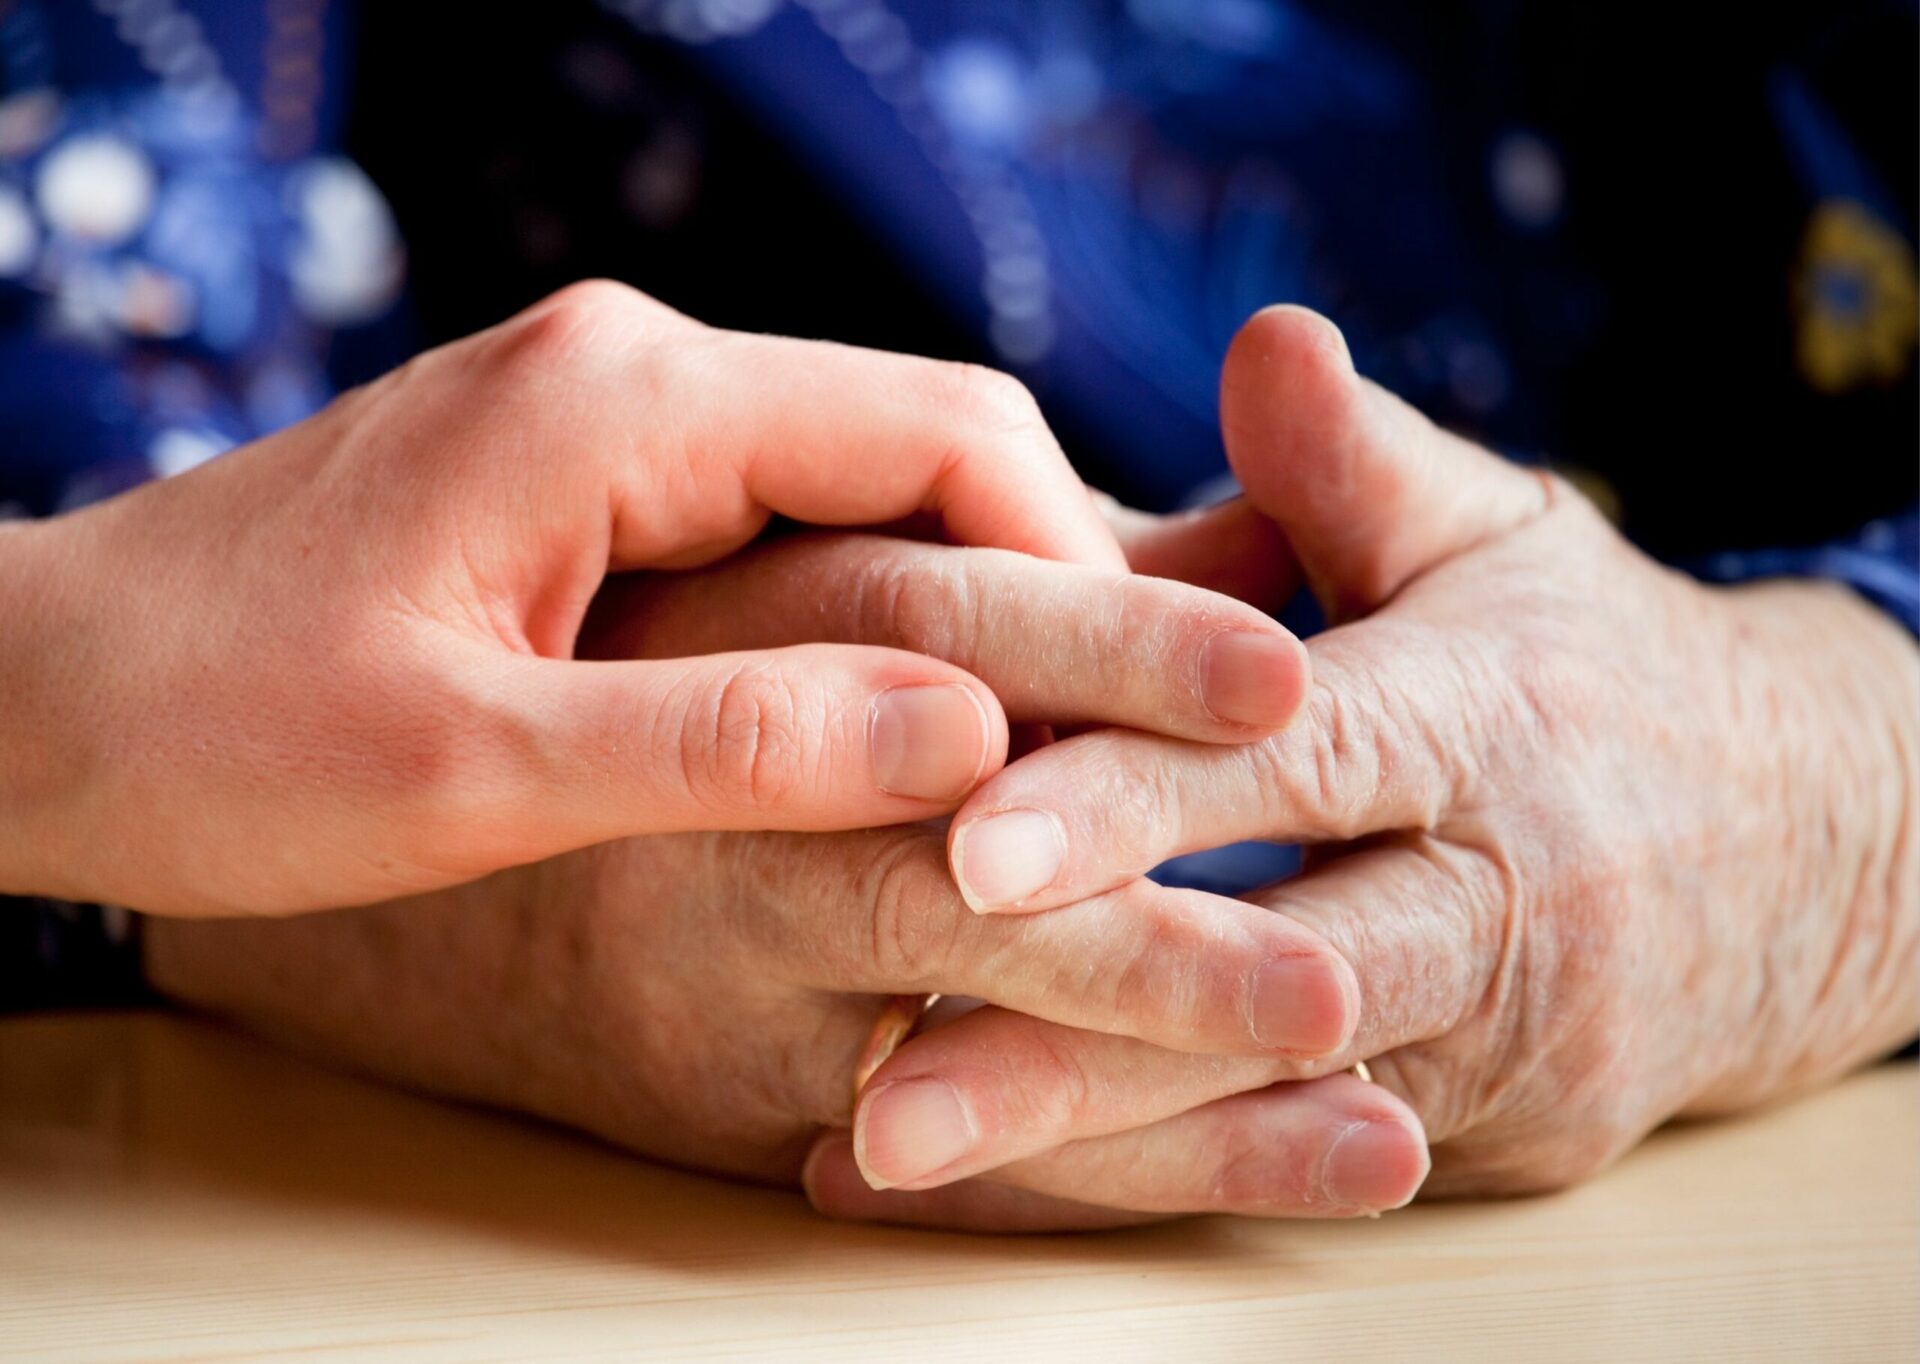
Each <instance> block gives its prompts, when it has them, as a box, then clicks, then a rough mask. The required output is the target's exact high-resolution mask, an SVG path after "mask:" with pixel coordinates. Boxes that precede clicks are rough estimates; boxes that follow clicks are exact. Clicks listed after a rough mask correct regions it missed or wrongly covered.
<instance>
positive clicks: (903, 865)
mask: <svg viewBox="0 0 1920 1364" xmlns="http://www.w3.org/2000/svg"><path fill="white" fill-rule="evenodd" d="M950 886H951V882H950V881H949V880H948V878H947V876H946V869H945V865H944V863H943V862H941V861H940V850H939V848H938V846H937V845H936V844H934V843H932V842H930V841H929V840H928V839H926V838H925V837H917V836H901V837H899V838H898V839H897V840H896V841H895V842H893V843H892V844H891V845H890V846H888V847H886V848H883V849H880V850H879V851H878V852H877V853H876V855H875V856H874V858H873V860H872V862H871V863H870V864H869V867H868V869H867V872H866V874H865V876H864V878H863V880H862V883H861V884H860V886H859V887H858V890H859V902H860V903H862V904H864V905H866V906H867V940H866V944H865V948H866V956H867V965H868V967H869V968H870V969H871V970H872V972H873V973H874V979H875V980H876V981H878V982H881V983H883V984H884V986H885V988H888V989H893V990H902V991H907V990H925V989H930V988H932V987H933V986H934V985H936V984H939V983H941V977H942V973H943V971H944V969H945V966H946V963H947V962H948V961H949V960H950V959H951V958H952V955H953V952H954V947H955V935H956V933H957V931H958V927H959V919H958V917H957V915H956V914H955V912H954V911H955V909H956V907H959V906H958V898H957V896H956V895H954V894H953V893H952V892H951V890H950ZM959 909H960V912H961V913H969V912H970V911H967V910H966V909H965V908H964V907H959Z"/></svg>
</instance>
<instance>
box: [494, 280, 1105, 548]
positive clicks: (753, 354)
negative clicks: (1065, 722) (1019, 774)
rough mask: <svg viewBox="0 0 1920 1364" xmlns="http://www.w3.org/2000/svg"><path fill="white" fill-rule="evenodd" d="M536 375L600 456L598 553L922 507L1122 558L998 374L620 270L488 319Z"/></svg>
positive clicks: (901, 513)
mask: <svg viewBox="0 0 1920 1364" xmlns="http://www.w3.org/2000/svg"><path fill="white" fill-rule="evenodd" d="M494 335H495V338H496V342H497V344H498V345H499V346H500V347H501V352H500V353H502V354H507V355H518V356H521V357H522V358H523V361H524V362H526V363H531V364H533V365H534V366H535V367H536V368H540V369H543V370H545V371H546V372H548V374H549V377H551V378H552V379H553V384H552V385H551V386H552V387H557V388H559V389H560V390H561V395H560V396H561V397H562V398H563V400H564V401H565V403H566V404H567V405H568V406H569V407H570V408H571V409H573V410H576V411H577V412H578V414H579V420H580V421H581V422H582V423H584V424H587V425H588V426H589V427H590V428H602V429H596V430H593V431H592V436H593V439H595V440H596V441H597V440H599V439H604V438H606V435H607V434H608V433H607V431H606V429H605V428H611V435H612V438H613V439H615V440H616V441H619V442H621V443H623V444H628V445H631V447H632V448H634V449H635V450H636V451H638V450H644V451H645V453H646V456H647V458H645V459H627V460H622V461H620V462H618V463H617V464H616V466H615V467H616V470H617V473H616V479H615V484H614V487H613V490H612V491H613V506H612V510H613V514H614V516H613V539H612V545H611V561H612V564H613V566H614V567H615V568H634V567H642V566H686V565H690V564H697V563H706V562H710V561H712V560H714V559H717V558H721V557H723V556H724V555H726V554H727V553H728V552H730V551H731V550H733V549H735V548H737V547H738V546H740V545H742V544H744V543H746V542H747V541H748V540H750V539H752V538H753V536H754V535H756V534H758V533H759V531H760V529H761V528H762V527H763V526H764V525H765V524H766V521H767V518H768V516H769V515H772V514H778V515H781V516H788V517H792V518H793V519H795V520H797V521H805V522H808V523H811V524H815V525H835V526H849V525H876V524H881V523H885V522H889V521H894V520H898V519H901V518H903V517H908V516H911V515H913V514H916V513H921V512H930V513H933V514H935V515H938V516H939V517H940V519H941V521H942V523H943V524H944V526H945V528H946V530H947V532H948V534H949V535H950V536H951V537H952V538H953V539H955V540H956V541H959V542H961V543H964V544H973V545H987V546H991V547H994V548H997V549H1011V550H1018V551H1020V552H1022V553H1026V554H1033V555H1037V556H1039V557H1041V558H1046V559H1058V560H1064V561H1068V562H1073V563H1084V564H1093V565H1098V566H1101V567H1107V568H1119V569H1124V568H1125V566H1126V560H1125V558H1124V556H1123V555H1122V554H1121V552H1120V547H1119V545H1118V543H1117V542H1116V541H1115V539H1114V537H1113V534H1112V532H1111V531H1109V530H1108V529H1107V527H1106V524H1105V522H1104V521H1103V520H1102V519H1101V517H1100V515H1099V512H1098V511H1097V510H1096V509H1095V507H1094V505H1093V502H1092V499H1091V497H1090V496H1089V495H1088V493H1087V490H1086V488H1085V486H1084V485H1083V484H1082V483H1081V481H1080V479H1079V478H1078V476H1076V475H1075V474H1074V472H1073V469H1072V467H1071V466H1070V465H1069V464H1068V463H1067V458H1066V456H1065V454H1064V453H1062V451H1061V449H1060V445H1059V443H1058V442H1057V441H1056V440H1055V439H1054V438H1053V434H1052V432H1051V431H1049V430H1048V428H1047V424H1046V421H1045V419H1044V418H1043V417H1042V415H1041V413H1040V409H1039V406H1038V405H1037V404H1036V403H1035V402H1034V400H1033V397H1032V395H1031V394H1029V393H1028V392H1027V390H1026V388H1025V387H1024V386H1023V385H1022V384H1021V383H1020V382H1019V381H1018V380H1016V379H1014V378H1012V377H1011V376H1010V375H1006V374H1002V373H999V372H997V371H994V370H989V369H985V368H983V367H981V366H977V365H966V364H954V363H948V362H943V361H937V360H928V359H923V358H920V357H917V356H908V355H895V354H890V353H887V352H884V351H876V350H865V349H862V348H860V347H856V346H846V345H839V344H835V343H831V342H824V341H800V340H794V339H791V338H787V337H777V336H753V335H747V334H744V333H738V332H725V331H717V330H713V329H709V328H706V327H703V326H701V325H699V324H698V323H695V322H692V321H691V320H689V319H687V318H685V317H682V316H681V315H680V314H678V313H675V312H673V311H672V310H671V309H668V308H665V307H663V306H661V305H659V304H657V303H655V302H653V301H652V300H651V299H648V298H646V297H645V296H644V295H642V294H640V293H638V292H637V291H635V290H632V289H629V288H627V287H626V286H624V285H618V284H611V283H606V282H601V281H596V282H591V283H588V284H584V285H575V286H573V287H572V288H569V289H566V290H563V291H562V292H561V293H559V294H557V295H555V296H553V297H552V298H549V299H547V300H546V301H544V302H543V303H541V304H539V305H536V306H535V307H534V308H533V309H531V310H529V311H528V312H527V313H525V314H522V316H521V317H520V318H519V319H516V320H515V321H513V322H510V323H508V324H506V325H505V326H504V327H503V328H501V329H499V330H498V331H497V332H496V333H495V334H494Z"/></svg>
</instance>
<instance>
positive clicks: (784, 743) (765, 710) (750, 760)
mask: <svg viewBox="0 0 1920 1364" xmlns="http://www.w3.org/2000/svg"><path fill="white" fill-rule="evenodd" d="M817 711H818V708H817V707H816V706H813V705H810V704H809V703H808V702H807V700H806V699H804V698H803V697H801V696H800V695H799V694H798V693H797V692H796V690H795V688H794V687H793V685H792V683H791V682H790V681H789V680H788V679H787V678H785V677H784V676H783V675H781V674H780V673H779V672H777V671H775V670H773V669H771V668H769V667H766V666H764V665H759V664H749V665H746V666H744V667H742V668H740V669H739V670H738V671H736V672H734V673H733V674H732V675H731V676H729V677H728V678H726V679H725V680H724V681H723V682H721V683H720V684H719V685H718V686H717V687H715V688H714V689H713V690H712V691H711V693H710V694H709V699H708V700H707V701H706V703H705V705H704V707H703V713H702V714H699V715H698V716H697V717H693V718H692V719H691V720H690V722H689V723H688V724H687V725H686V726H685V729H684V731H683V733H684V740H683V746H682V750H681V764H682V768H683V770H684V771H685V772H686V774H687V779H688V780H687V785H688V788H689V789H690V790H691V791H692V792H694V794H695V796H696V798H700V799H705V800H707V801H710V802H711V803H712V805H713V806H714V807H715V808H718V809H731V808H732V807H734V806H735V805H737V804H739V803H741V802H745V803H747V804H749V805H750V806H751V807H752V808H753V809H756V810H777V809H784V808H786V807H788V806H789V805H791V804H792V803H793V802H794V801H795V800H796V799H797V798H798V797H799V796H801V795H802V794H803V793H806V792H809V791H816V792H817V791H818V790H819V783H818V781H817V777H818V776H819V774H818V773H816V772H813V771H810V770H809V767H810V765H811V757H812V755H811V753H810V748H809V745H808V743H807V740H806V738H805V736H806V735H808V734H821V733H824V732H825V731H826V729H827V725H826V723H825V720H824V717H822V716H820V715H819V714H818V713H817Z"/></svg>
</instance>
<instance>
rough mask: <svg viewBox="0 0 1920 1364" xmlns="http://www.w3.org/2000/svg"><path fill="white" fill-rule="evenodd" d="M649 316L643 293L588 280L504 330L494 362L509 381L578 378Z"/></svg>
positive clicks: (565, 291)
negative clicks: (614, 338) (611, 342)
mask: <svg viewBox="0 0 1920 1364" xmlns="http://www.w3.org/2000/svg"><path fill="white" fill-rule="evenodd" d="M646 311H647V309H646V304H645V296H644V295H642V294H641V293H640V292H639V290H637V289H634V288H632V287H630V286H628V285H625V284H621V283H618V282H616V281H614V280H604V279H593V280H582V281H581V282H580V283H578V284H570V285H568V286H567V287H566V288H564V289H562V290H560V291H559V292H558V293H555V294H551V295H549V296H548V297H547V298H546V299H545V300H544V301H542V302H541V303H539V304H538V305H536V306H535V307H533V308H532V309H530V310H529V311H528V312H526V313H524V314H522V315H521V316H520V317H518V318H516V319H514V321H512V322H511V323H509V324H508V325H507V326H505V327H503V328H502V329H501V330H500V332H499V334H498V345H497V348H496V351H495V357H494V358H495V360H496V362H497V363H498V364H499V365H500V366H501V367H502V368H504V369H505V370H506V372H507V375H508V376H509V378H517V379H520V380H522V381H537V380H543V379H548V378H551V377H552V376H554V375H560V374H569V373H573V372H575V371H577V370H579V369H580V368H582V367H583V366H585V365H587V364H589V363H593V362H595V361H596V357H598V356H600V355H602V354H604V353H605V350H606V342H607V339H608V338H609V336H610V335H622V334H626V333H629V332H631V331H632V330H633V329H634V328H636V327H637V326H638V325H639V324H640V321H641V319H642V317H643V316H644V314H645V312H646Z"/></svg>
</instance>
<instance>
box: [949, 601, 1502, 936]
mask: <svg viewBox="0 0 1920 1364" xmlns="http://www.w3.org/2000/svg"><path fill="white" fill-rule="evenodd" d="M1359 630H1365V631H1367V632H1369V634H1368V643H1369V647H1368V648H1367V649H1365V650H1354V649H1350V648H1348V647H1347V644H1346V641H1347V640H1348V639H1351V638H1353V636H1350V635H1346V633H1345V632H1346V631H1359ZM1426 633H1430V632H1423V630H1422V629H1421V628H1419V627H1414V626H1405V625H1402V624H1400V623H1397V622H1388V621H1387V620H1385V619H1383V618H1378V617H1376V618H1375V619H1373V620H1370V621H1368V622H1366V623H1365V624H1363V625H1359V626H1349V627H1344V628H1343V630H1340V631H1333V632H1329V633H1328V634H1326V635H1322V636H1320V637H1318V638H1317V639H1315V640H1313V641H1311V642H1310V643H1309V644H1308V653H1309V655H1310V657H1311V658H1312V659H1313V668H1314V674H1315V678H1316V685H1315V687H1314V689H1313V691H1312V693H1311V694H1310V695H1309V696H1308V698H1307V703H1306V705H1305V707H1304V708H1303V710H1302V712H1301V715H1300V717H1299V718H1298V719H1297V720H1296V721H1295V722H1294V723H1293V725H1292V726H1291V727H1290V728H1288V729H1286V730H1284V731H1282V732H1281V733H1279V734H1276V735H1274V736H1272V737H1270V738H1267V739H1263V740H1261V741H1259V742H1258V743H1251V744H1243V745H1239V746H1234V747H1226V746H1221V745H1216V744H1197V743H1192V742H1188V741H1185V740H1179V739H1168V738H1161V737H1158V736H1155V735H1148V734H1139V733H1133V732H1129V731H1124V730H1103V731H1100V732H1098V733H1094V734H1084V735H1080V736H1078V737H1075V738H1072V739H1067V740H1064V741H1062V742H1060V743H1057V744H1052V745H1050V746H1048V747H1046V748H1043V749H1041V750H1040V751H1039V752H1037V753H1031V754H1029V755H1027V756H1026V757H1024V758H1021V759H1020V760H1019V761H1018V762H1016V763H1013V764H1011V765H1010V766H1008V767H1007V768H1005V769H1003V770H1002V771H1001V772H999V773H997V774H996V775H994V776H993V777H992V778H990V779H989V780H988V781H987V782H986V783H984V784H983V785H982V786H981V787H980V788H979V789H978V790H976V791H975V792H974V793H973V795H972V796H971V797H969V798H968V800H967V802H966V803H965V804H964V805H962V806H961V807H960V810H959V812H958V813H957V814H955V815H954V818H953V824H952V828H951V832H950V834H949V855H950V859H951V862H952V865H953V874H954V879H955V880H956V882H958V884H959V886H960V890H961V893H962V894H963V895H965V896H966V899H967V903H968V904H969V905H971V906H972V907H973V908H974V909H975V910H977V911H979V912H981V913H997V912H1025V911H1031V910H1040V909H1051V908H1053V907H1055V906H1058V905H1065V904H1071V903H1072V902H1073V901H1075V900H1078V899H1080V898H1082V897H1083V896H1087V895H1094V894H1099V893H1101V892H1104V891H1107V890H1109V889H1111V888H1112V887H1114V886H1117V885H1121V884H1124V883H1125V882H1126V881H1128V880H1130V879H1132V878H1133V877H1136V876H1141V875H1144V874H1145V873H1146V872H1148V871H1150V870H1152V869H1153V868H1154V867H1156V866H1158V865H1159V864H1160V863H1161V862H1164V861H1165V860H1166V859H1168V858H1169V857H1175V856H1178V855H1180V854H1182V853H1189V852H1198V851H1200V850H1202V849H1206V848H1217V847H1221V846H1224V845H1225V844H1228V843H1236V842H1240V841H1243V840H1247V839H1265V840H1271V841H1278V842H1325V841H1334V840H1345V839H1352V838H1358V837H1361V836H1363V835H1367V834H1374V833H1382V832H1388V831H1392V830H1400V829H1424V828H1430V827H1432V826H1433V824H1434V823H1435V822H1436V821H1437V820H1438V819H1439V818H1440V816H1441V814H1442V813H1443V812H1444V811H1445V809H1446V808H1447V806H1448V805H1449V803H1450V802H1451V800H1452V798H1453V790H1454V786H1455V783H1456V780H1457V777H1456V775H1455V772H1454V766H1455V762H1456V759H1455V758H1454V757H1453V756H1451V755H1449V754H1447V753H1445V752H1443V751H1442V749H1441V744H1442V742H1443V740H1442V736H1443V735H1445V734H1449V733H1453V732H1455V731H1456V730H1462V731H1464V730H1465V725H1464V721H1463V720H1461V719H1460V717H1458V716H1455V717H1452V719H1451V721H1443V719H1442V718H1441V717H1440V716H1438V715H1437V714H1428V713H1426V709H1429V708H1432V707H1433V706H1434V705H1435V704H1437V703H1433V702H1428V703H1425V708H1423V705H1422V704H1421V703H1419V702H1417V700H1416V698H1417V697H1418V696H1420V695H1423V694H1424V691H1423V687H1424V689H1425V690H1426V691H1430V690H1431V689H1432V688H1431V683H1430V681H1429V682H1427V683H1424V684H1422V685H1402V682H1403V680H1404V681H1408V682H1413V681H1417V680H1418V678H1419V677H1420V675H1421V673H1422V672H1425V673H1427V674H1431V675H1435V676H1437V675H1440V673H1439V669H1438V668H1437V667H1435V666H1434V665H1433V664H1432V662H1431V656H1432V652H1433V646H1432V641H1431V640H1430V639H1425V638H1424V635H1425V634H1426ZM1378 659H1393V660H1394V662H1393V664H1392V665H1391V666H1392V667H1393V668H1394V669H1395V673H1394V675H1392V676H1387V675H1383V668H1382V667H1381V666H1380V665H1379V664H1377V663H1375V662H1374V661H1373V660H1378ZM1463 742H1464V740H1463Z"/></svg>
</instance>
